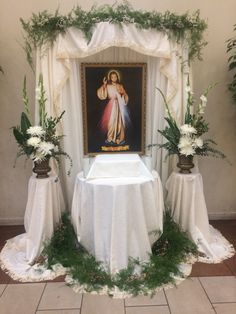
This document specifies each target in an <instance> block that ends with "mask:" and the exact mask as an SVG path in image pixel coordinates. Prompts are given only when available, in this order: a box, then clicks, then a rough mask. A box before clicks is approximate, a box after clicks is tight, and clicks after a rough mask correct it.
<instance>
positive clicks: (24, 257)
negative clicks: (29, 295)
mask: <svg viewBox="0 0 236 314" xmlns="http://www.w3.org/2000/svg"><path fill="white" fill-rule="evenodd" d="M64 210H65V204H64V199H63V195H62V190H61V185H60V181H59V179H58V178H57V177H55V176H51V177H49V178H46V179H36V177H35V176H32V177H31V178H30V180H29V185H28V201H27V205H26V211H25V217H24V225H25V230H26V233H24V234H21V235H19V236H16V237H14V238H12V239H10V240H8V241H7V243H6V245H5V246H4V248H3V249H2V251H1V253H0V263H1V267H2V268H3V269H5V270H6V271H7V272H9V274H10V275H11V276H12V277H13V278H14V279H18V280H22V281H27V280H29V281H34V280H43V279H52V278H54V277H56V276H57V275H58V274H60V272H59V273H56V272H54V271H50V270H45V269H43V268H41V269H40V267H38V265H33V264H34V262H35V260H36V259H37V257H39V255H40V254H41V252H42V249H43V245H44V243H45V241H47V240H49V239H50V238H51V236H52V234H53V231H54V228H55V226H56V224H57V223H58V222H59V221H60V217H61V213H62V211H64Z"/></svg>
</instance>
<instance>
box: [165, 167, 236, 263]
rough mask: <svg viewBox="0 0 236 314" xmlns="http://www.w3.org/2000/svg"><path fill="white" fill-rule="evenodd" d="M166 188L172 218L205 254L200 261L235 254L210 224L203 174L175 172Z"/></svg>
mask: <svg viewBox="0 0 236 314" xmlns="http://www.w3.org/2000/svg"><path fill="white" fill-rule="evenodd" d="M166 188H167V190H168V194H167V205H168V206H169V208H170V210H171V214H172V217H173V219H174V220H175V222H176V223H178V224H179V225H180V227H181V228H182V229H183V230H184V231H186V232H187V233H188V234H189V236H190V238H191V239H192V240H193V241H194V242H195V243H196V244H197V246H198V250H199V251H200V252H201V253H202V254H201V256H200V257H199V261H202V262H207V263H219V262H221V261H222V260H224V259H226V258H229V257H231V256H233V255H234V253H235V251H234V248H233V246H232V245H231V244H230V243H229V242H228V241H227V240H226V239H225V238H224V237H223V236H222V235H221V233H220V232H219V231H217V230H216V229H214V228H213V227H212V226H211V225H209V221H208V214H207V207H206V202H205V197H204V192H203V182H202V176H201V174H200V173H191V174H181V173H176V172H173V173H172V174H171V176H170V177H169V179H168V180H167V182H166Z"/></svg>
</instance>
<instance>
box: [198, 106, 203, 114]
mask: <svg viewBox="0 0 236 314" xmlns="http://www.w3.org/2000/svg"><path fill="white" fill-rule="evenodd" d="M198 113H199V114H201V115H203V114H204V108H203V106H202V105H201V104H200V105H199V106H198Z"/></svg>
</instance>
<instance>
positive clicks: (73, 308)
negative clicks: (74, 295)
mask: <svg viewBox="0 0 236 314" xmlns="http://www.w3.org/2000/svg"><path fill="white" fill-rule="evenodd" d="M71 310H80V308H78V307H70V308H62V309H42V310H37V312H42V313H44V312H45V311H46V312H52V311H54V312H55V311H71Z"/></svg>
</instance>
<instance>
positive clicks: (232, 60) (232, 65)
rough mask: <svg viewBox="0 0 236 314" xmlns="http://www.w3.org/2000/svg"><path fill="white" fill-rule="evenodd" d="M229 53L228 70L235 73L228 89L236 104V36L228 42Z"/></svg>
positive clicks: (235, 27) (235, 29)
mask: <svg viewBox="0 0 236 314" xmlns="http://www.w3.org/2000/svg"><path fill="white" fill-rule="evenodd" d="M234 31H236V24H235V25H234ZM227 53H230V57H229V58H228V70H229V71H232V72H233V78H232V81H231V83H230V84H229V85H228V89H229V91H230V92H231V93H232V99H233V101H234V103H235V104H236V36H234V37H232V38H230V39H228V40H227Z"/></svg>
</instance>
